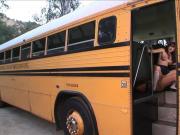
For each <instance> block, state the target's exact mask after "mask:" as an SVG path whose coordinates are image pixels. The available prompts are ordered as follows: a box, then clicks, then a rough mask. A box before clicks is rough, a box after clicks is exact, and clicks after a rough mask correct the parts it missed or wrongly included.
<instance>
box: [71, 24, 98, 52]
mask: <svg viewBox="0 0 180 135" xmlns="http://www.w3.org/2000/svg"><path fill="white" fill-rule="evenodd" d="M68 38H69V42H68V50H81V49H86V48H92V47H93V46H94V38H95V21H92V22H89V23H86V24H83V25H80V26H77V27H75V28H72V29H70V30H69V35H68Z"/></svg>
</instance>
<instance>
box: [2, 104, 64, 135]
mask: <svg viewBox="0 0 180 135" xmlns="http://www.w3.org/2000/svg"><path fill="white" fill-rule="evenodd" d="M0 135H64V134H63V132H62V131H56V128H55V124H53V123H50V122H48V121H45V120H43V119H40V118H38V117H36V116H34V115H32V114H30V113H28V112H25V111H23V110H20V109H17V108H14V107H5V108H0Z"/></svg>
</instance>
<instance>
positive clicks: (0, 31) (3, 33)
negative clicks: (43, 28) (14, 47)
mask: <svg viewBox="0 0 180 135" xmlns="http://www.w3.org/2000/svg"><path fill="white" fill-rule="evenodd" d="M38 26H39V25H38V24H37V23H35V22H21V21H15V20H13V19H10V18H8V17H6V15H4V14H2V13H0V44H2V43H4V42H6V41H8V40H11V39H13V38H15V37H17V36H19V35H21V34H23V33H25V32H27V31H30V30H32V29H34V28H36V27H38Z"/></svg>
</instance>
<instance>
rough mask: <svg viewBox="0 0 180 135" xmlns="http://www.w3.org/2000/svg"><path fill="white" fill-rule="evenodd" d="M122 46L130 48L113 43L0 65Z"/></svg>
mask: <svg viewBox="0 0 180 135" xmlns="http://www.w3.org/2000/svg"><path fill="white" fill-rule="evenodd" d="M124 46H130V41H125V42H119V43H113V44H108V45H102V46H95V47H92V48H84V49H80V50H78V49H77V50H73V51H70V50H69V51H67V52H60V53H55V54H50V55H43V56H37V57H33V58H28V59H25V60H20V61H12V62H8V63H3V64H0V65H6V64H10V63H18V62H22V61H29V60H34V59H42V58H47V57H54V56H61V55H67V54H73V53H80V52H87V51H94V50H100V49H107V48H114V47H124Z"/></svg>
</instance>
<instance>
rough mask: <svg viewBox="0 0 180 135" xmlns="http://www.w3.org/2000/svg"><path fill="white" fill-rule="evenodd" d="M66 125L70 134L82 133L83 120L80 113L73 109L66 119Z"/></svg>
mask: <svg viewBox="0 0 180 135" xmlns="http://www.w3.org/2000/svg"><path fill="white" fill-rule="evenodd" d="M66 127H67V129H68V131H69V134H70V135H83V134H84V122H83V119H82V117H81V115H80V114H79V113H78V112H76V111H74V112H72V113H71V114H70V115H69V116H68V117H67V121H66Z"/></svg>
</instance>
